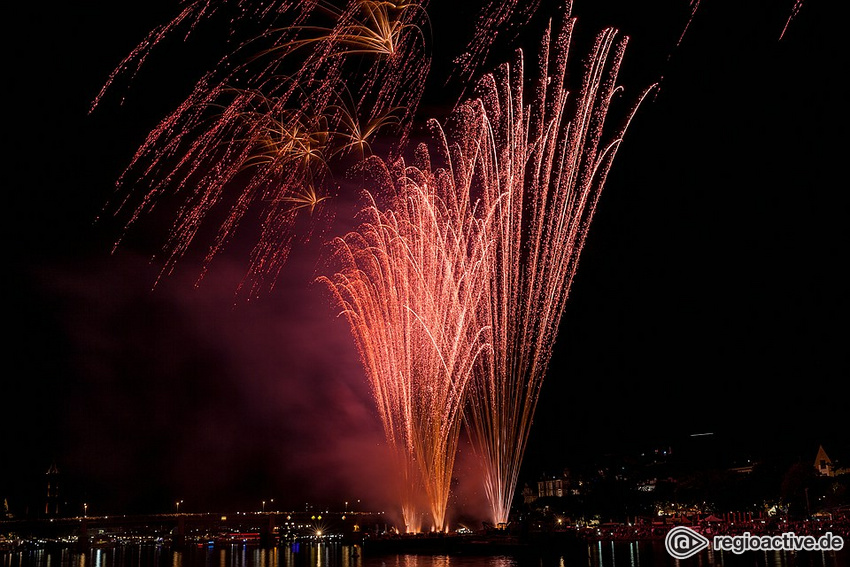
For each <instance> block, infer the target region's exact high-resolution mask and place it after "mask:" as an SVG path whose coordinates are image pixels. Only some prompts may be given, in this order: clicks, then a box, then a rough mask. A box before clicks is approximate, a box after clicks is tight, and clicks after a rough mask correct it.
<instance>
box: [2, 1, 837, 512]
mask: <svg viewBox="0 0 850 567" xmlns="http://www.w3.org/2000/svg"><path fill="white" fill-rule="evenodd" d="M793 3H794V2H793V0H789V1H787V2H776V1H768V0H759V1H755V2H747V3H746V4H747V6H746V7H743V6H741V5H740V4H744V3H739V2H730V1H721V0H702V2H701V5H700V7H699V10H698V11H697V12H696V16H695V18H694V20H693V22H692V24H691V26H690V28H689V29H688V31H687V34H686V35H685V37H684V40H683V41H682V43H681V45H680V46H679V47H678V48H676V47H675V46H676V42H677V40H678V38H679V35H680V34H681V32H682V30H683V29H684V26H685V24H686V22H687V20H688V17H689V10H688V2H686V1H684V0H682V1H680V2H676V3H671V2H664V3H662V2H655V3H651V2H650V3H637V2H622V1H619V0H600V1H591V0H584V1H582V0H578V1H576V2H575V4H574V8H573V13H574V15H576V16H577V17H578V18H579V23H578V25H579V30H581V31H582V32H583V33H585V34H587V35H590V34H592V33H595V32H596V31H597V30H598V29H600V28H601V27H602V26H606V25H613V26H616V27H618V28H619V29H620V30H621V31H622V32H623V33H625V34H627V35H630V36H631V37H632V43H631V45H630V47H629V51H628V53H627V56H626V61H625V63H624V66H623V72H622V74H621V81H622V82H623V83H624V85H625V86H626V93H627V95H630V96H636V95H637V93H638V92H639V91H640V90H641V89H642V88H643V87H644V86H646V85H647V84H649V83H651V82H654V81H657V80H658V79H659V77H661V76H662V75H663V77H664V79H663V81H662V88H661V90H660V93H659V95H658V96H657V97H656V98H655V100H653V101H651V102H649V103H647V104H646V105H645V106H644V107H643V108H642V110H641V112H640V113H639V115H638V118H637V119H636V120H635V122H634V123H633V125H632V128H631V129H630V130H629V132H628V134H627V137H626V141H625V143H624V145H623V146H622V148H621V150H620V153H619V154H618V157H617V161H616V162H615V165H614V169H613V171H612V173H611V175H610V176H609V179H608V182H607V184H606V188H605V191H604V192H603V195H602V198H601V202H600V208H599V210H598V214H597V216H596V218H595V220H594V224H593V227H592V229H591V235H590V239H589V242H588V245H587V247H586V249H585V252H584V254H583V256H582V262H581V266H580V268H579V271H578V276H577V278H576V281H575V283H574V287H573V291H572V293H571V296H570V300H569V302H568V307H567V312H566V316H565V319H564V323H563V325H562V332H561V334H560V336H559V338H558V342H557V348H556V353H555V357H554V360H553V362H552V367H551V370H550V373H549V375H548V376H547V379H546V381H545V383H544V387H543V392H542V397H541V402H540V406H539V411H538V415H537V419H536V421H535V424H534V426H533V429H532V438H531V441H530V445H529V450H528V455H527V461H526V469H527V470H526V474H528V475H531V476H534V475H535V474H537V472H539V471H542V470H547V469H548V470H551V469H552V468H557V467H559V466H562V465H563V464H565V463H569V462H570V460H571V459H573V460H574V459H579V458H581V457H582V456H590V455H594V454H598V453H603V452H606V451H611V450H615V449H619V448H622V447H623V446H624V445H629V444H634V443H638V444H647V445H649V444H652V443H656V442H659V443H664V442H667V441H669V440H670V439H671V438H675V437H677V436H680V435H683V434H685V435H686V434H688V433H697V432H703V431H716V432H718V433H724V434H726V436H727V437H726V438H727V439H728V440H729V442H730V443H731V444H733V445H734V446H735V447H741V448H743V449H745V450H753V451H757V450H759V449H763V448H765V447H769V446H786V447H794V449H793V450H795V451H797V450H798V451H800V455H801V456H802V457H804V458H805V459H809V458H810V457H811V458H812V459H813V458H814V454H815V452H816V450H817V444H818V443H821V442H822V443H824V444H825V445H826V446H827V448H828V450H829V448H830V447H833V448H834V450H835V451H838V452H842V451H843V452H844V454H845V455H847V454H848V448H850V439H848V427H847V421H848V419H847V413H848V412H847V401H846V382H847V378H848V376H850V372H848V365H847V356H846V353H847V347H846V345H847V344H848V336H847V330H846V329H847V323H846V322H847V320H848V315H850V313H849V312H848V301H847V293H846V292H847V289H848V285H847V278H846V275H845V269H844V265H845V264H846V261H847V252H846V244H847V242H848V241H850V239H848V234H847V226H848V224H847V220H846V219H847V213H848V197H847V190H846V185H847V181H846V179H847V178H846V166H845V164H846V158H845V157H844V155H843V152H841V150H843V149H844V147H845V146H846V144H845V143H844V142H843V140H842V136H844V134H845V129H844V128H842V127H841V126H840V124H843V123H845V122H846V121H845V120H844V118H845V117H846V100H847V94H846V89H845V87H844V86H843V79H842V77H841V75H842V72H843V71H845V70H846V57H845V55H846V46H843V45H842V46H841V47H840V48H839V47H838V44H839V39H840V35H839V34H838V33H837V31H838V30H837V27H838V24H837V22H836V20H837V19H838V15H837V14H835V13H833V7H831V6H829V5H828V4H829V3H827V2H823V1H822V0H806V2H805V3H804V4H803V6H802V9H801V11H800V13H799V15H798V16H797V17H796V19H794V21H792V23H791V25H790V27H789V30H788V32H787V33H786V36H785V37H784V38H783V39H782V41H779V40H778V38H779V34H780V32H781V30H782V28H783V26H784V24H785V21H786V19H787V17H788V15H789V14H790V11H791V7H792V5H793ZM457 4H461V3H460V2H450V3H449V2H443V1H442V0H431V6H432V10H431V13H430V18H431V27H432V34H433V38H432V39H433V55H434V59H435V64H434V70H433V74H432V77H435V78H436V77H441V76H444V75H443V74H444V73H445V72H446V70H447V68H448V67H447V65H446V63H445V62H446V61H448V60H449V59H450V58H451V57H452V56H454V55H456V54H457V53H458V52H459V48H460V42H461V41H462V40H463V39H464V38H465V37H466V36H464V33H467V32H466V31H465V30H468V25H469V22H470V20H471V19H472V17H473V15H474V10H472V9H470V8H464V9H458V8H457V7H456V5H457ZM469 4H470V5H475V6H477V3H471V2H470V3H469ZM543 4H544V6H543V8H542V12H541V13H546V10H548V9H549V8H550V6H549V5H548V3H547V2H543ZM552 4H554V3H552ZM673 4H679V6H675V7H674V6H672V5H673ZM172 13H173V8H172V5H171V4H170V3H167V2H162V1H159V2H155V3H150V2H139V1H135V0H132V1H128V2H122V3H115V2H102V1H96V2H88V3H85V5H84V6H77V5H73V4H72V3H52V2H48V3H46V4H45V3H39V4H36V3H19V5H16V6H14V7H12V8H11V11H10V13H8V14H7V25H8V26H9V27H12V28H14V30H15V32H16V33H13V34H12V35H9V36H7V37H5V38H4V41H5V42H7V45H6V47H5V52H6V53H7V58H6V62H7V65H8V66H7V68H6V70H5V77H6V80H5V84H6V99H7V103H6V116H5V117H6V119H7V121H8V120H11V129H10V128H9V127H8V122H7V128H6V132H7V134H6V135H7V146H8V149H7V150H6V151H5V154H4V155H5V159H6V163H5V170H6V171H7V172H12V175H11V176H10V178H8V177H7V180H6V184H5V185H6V198H7V203H11V204H10V205H8V204H7V209H6V210H7V220H6V227H7V231H6V234H7V236H6V241H7V249H6V257H7V260H6V266H7V271H6V277H5V281H6V290H7V291H6V294H7V299H8V301H7V308H6V312H7V316H6V317H7V321H8V324H7V330H8V331H7V335H8V336H7V338H6V340H5V341H4V344H5V347H6V351H7V352H6V355H5V358H6V360H7V365H6V366H7V371H6V372H5V373H4V374H5V377H4V378H3V388H2V395H0V401H2V409H0V455H2V457H0V498H4V497H5V498H8V499H9V501H10V504H11V505H13V506H18V507H19V508H20V507H22V506H24V505H25V504H24V503H25V502H26V499H27V497H28V496H29V494H30V491H32V490H35V491H37V492H40V490H41V482H42V479H43V474H44V472H45V471H46V470H47V468H48V466H49V465H50V463H51V461H53V460H55V461H56V462H57V464H58V465H59V468H60V469H61V470H62V471H63V472H64V473H65V475H66V478H67V483H68V493H69V498H70V499H72V500H73V501H74V502H80V501H83V500H87V501H88V502H90V503H91V504H90V510H95V511H97V508H100V509H101V510H103V511H106V512H109V511H118V510H135V509H152V510H164V509H169V507H170V506H173V502H174V501H175V500H176V499H183V500H184V502H185V504H184V506H185V509H186V510H187V511H190V510H205V509H210V508H216V507H221V508H225V507H242V508H243V509H248V508H259V506H260V502H261V501H262V500H268V499H271V498H275V499H276V502H278V503H281V506H284V507H300V506H303V504H304V503H305V502H308V501H309V502H314V503H323V504H327V505H329V506H331V507H333V506H336V505H340V504H341V503H342V502H343V501H344V500H349V501H351V500H356V499H362V500H363V501H364V506H371V507H379V506H383V505H385V500H384V499H383V495H382V493H381V490H379V487H380V486H382V485H383V482H382V478H383V477H382V475H385V474H386V473H387V470H386V467H385V466H383V464H382V463H383V452H382V451H383V450H382V434H381V431H380V426H379V424H378V421H377V417H376V415H375V413H374V411H373V409H372V405H371V400H370V398H369V394H368V392H367V390H366V385H365V377H364V375H363V373H362V371H361V369H360V367H359V364H358V361H357V358H356V353H355V351H354V348H353V344H352V342H351V340H350V337H349V336H348V334H347V330H346V328H345V326H344V323H343V321H340V320H336V319H335V318H334V312H333V310H332V309H331V308H330V307H329V305H328V303H327V300H326V297H325V296H324V295H323V294H322V293H321V290H320V289H317V288H316V287H315V286H311V285H310V282H311V280H312V278H313V277H314V276H315V275H316V273H317V272H316V270H317V269H318V268H319V267H320V265H321V264H320V263H319V260H320V256H321V252H322V250H321V243H322V238H323V237H322V235H318V236H317V237H316V238H314V239H313V240H311V241H310V242H309V243H307V244H304V245H301V246H298V247H297V248H296V249H295V252H294V254H293V257H292V258H291V262H290V263H289V265H288V267H287V269H285V270H284V274H283V275H282V278H281V281H280V282H279V284H278V286H277V288H276V289H275V290H274V291H273V292H271V293H270V294H268V295H266V296H263V297H261V298H260V299H258V300H255V301H251V302H249V303H246V302H237V303H236V305H235V306H234V290H235V286H236V283H237V282H238V281H239V278H240V277H241V276H242V274H243V273H244V270H245V269H246V266H247V264H246V259H247V256H246V253H245V251H244V250H240V244H241V243H240V242H239V241H237V242H235V243H234V246H232V247H231V248H230V249H228V250H227V251H226V252H225V253H224V254H223V255H221V256H220V257H219V258H218V260H217V261H216V262H215V263H214V264H213V268H212V270H211V272H210V274H209V275H208V277H207V278H206V279H204V281H203V282H202V283H201V285H200V286H199V287H195V286H194V281H195V278H196V276H197V274H198V266H197V262H196V259H197V258H196V257H195V256H197V254H203V252H204V246H198V247H197V248H196V250H195V251H194V255H192V254H190V257H189V258H187V260H186V261H185V262H184V263H182V264H180V265H179V266H178V268H177V270H176V272H175V273H174V274H173V275H172V276H171V277H169V278H166V279H165V280H164V281H163V282H162V283H161V284H160V285H159V286H157V287H156V288H155V289H153V290H152V289H151V288H152V286H153V283H154V279H155V277H156V274H157V265H156V262H155V261H154V262H153V263H151V262H149V258H150V257H151V255H152V254H154V253H155V252H156V251H157V249H158V248H157V247H158V246H159V245H161V244H162V243H163V242H164V239H165V236H166V228H164V227H163V226H162V225H161V224H160V223H159V221H160V220H162V219H161V218H160V216H161V215H158V214H157V215H154V216H153V217H151V218H150V219H147V220H146V221H143V222H142V223H141V224H140V225H138V226H137V227H136V229H135V230H134V231H133V232H132V233H131V236H130V238H129V240H128V241H127V243H126V245H125V246H123V247H121V248H119V249H118V251H117V252H116V253H115V254H111V253H110V248H111V242H112V241H113V240H114V239H115V237H116V236H117V234H118V232H119V229H120V224H118V223H113V222H111V221H109V220H108V219H107V220H106V221H104V222H101V223H98V224H95V223H93V222H92V221H93V219H94V218H95V217H96V216H98V214H99V213H100V209H101V207H102V206H103V204H104V203H105V202H106V200H107V199H108V198H109V197H110V195H111V190H112V184H113V182H114V181H115V179H116V178H117V177H118V175H119V174H120V172H121V171H122V169H123V168H124V167H125V166H126V165H127V163H128V162H129V159H130V158H131V156H132V153H133V151H134V150H135V149H136V148H137V147H138V145H139V143H140V142H141V141H142V140H143V137H144V135H145V134H146V133H147V131H148V130H149V129H150V128H151V127H152V126H153V125H155V123H156V121H157V120H158V119H159V118H161V117H162V116H163V115H164V114H165V113H166V112H168V111H169V110H171V109H172V108H173V107H174V105H176V104H177V103H178V102H180V101H181V100H182V99H183V97H184V96H185V95H186V94H188V89H190V88H191V86H192V84H193V83H194V80H195V79H196V78H197V77H198V76H199V75H198V73H199V71H202V70H205V69H206V68H207V67H208V66H209V65H211V64H212V63H213V62H214V61H215V55H214V54H215V49H207V47H208V46H209V45H211V44H209V43H205V42H210V41H212V40H213V39H215V38H214V37H212V36H211V34H207V35H205V34H204V33H203V32H201V33H199V34H198V36H197V37H195V38H194V39H192V40H191V41H190V42H189V43H188V44H187V45H181V44H180V43H179V42H174V43H173V44H169V45H166V46H164V47H163V49H162V50H161V51H159V52H157V54H156V55H155V56H153V57H152V58H151V60H150V61H149V62H148V64H147V65H146V66H145V67H144V68H143V71H142V73H140V75H139V77H138V78H137V80H136V82H134V83H133V84H132V85H131V86H130V88H129V89H128V90H125V89H122V88H119V89H117V90H116V91H114V92H113V93H112V94H111V97H110V98H108V99H107V101H106V103H105V104H104V105H103V107H102V108H100V109H98V110H97V111H96V112H95V113H94V114H92V115H88V114H87V110H88V106H89V104H90V102H91V101H92V99H93V98H94V96H95V95H96V94H97V92H98V90H99V88H100V87H101V85H102V84H103V82H104V81H105V80H106V77H107V76H108V74H109V72H110V71H111V70H112V69H113V68H114V66H115V65H117V63H118V62H119V61H120V60H121V59H122V58H123V57H124V56H125V55H126V54H128V53H129V52H130V50H131V49H132V48H133V47H134V46H135V45H136V44H137V43H138V42H139V41H140V40H141V39H142V38H143V37H144V35H145V34H146V32H147V31H148V30H150V29H152V28H153V27H154V26H155V25H157V24H160V23H163V22H164V21H166V20H167V18H168V17H169V16H170V15H171V14H172ZM536 23H539V22H536V21H535V22H533V23H532V25H531V26H530V27H529V30H528V33H527V37H526V35H522V36H521V37H520V38H519V39H518V40H517V42H516V43H511V44H510V45H509V47H514V46H517V45H524V44H525V43H524V42H528V44H529V45H533V44H534V43H536V37H537V34H536V32H534V31H533V30H534V26H535V24H536ZM582 37H583V38H584V36H582ZM585 39H586V38H585ZM582 41H584V40H582ZM506 43H507V42H506ZM212 45H216V44H212ZM219 47H220V46H219ZM501 47H506V46H505V45H503V46H501ZM587 47H589V45H588V44H587V43H586V41H585V42H584V43H580V44H579V45H577V46H576V51H575V53H576V54H578V53H582V52H584V51H585V50H586V48H587ZM497 53H498V52H497ZM668 56H669V58H668ZM840 61H841V62H843V63H840ZM498 62H499V61H498V60H494V63H498ZM438 83H439V81H436V80H435V81H434V84H432V85H430V87H429V90H428V91H426V103H425V104H424V105H423V108H422V112H421V113H420V114H421V116H422V117H423V118H424V117H427V116H428V113H429V112H432V111H433V112H438V111H439V109H441V108H443V107H444V106H445V104H446V103H447V102H450V101H449V100H447V99H450V98H451V96H453V92H454V91H452V89H451V88H445V89H444V88H439V87H440V85H439V84H438ZM124 95H126V97H127V100H126V103H125V105H124V106H123V107H119V106H118V105H117V101H118V100H119V99H120V98H121V97H122V96H124ZM164 208H165V209H166V210H164V211H163V213H167V212H168V211H167V207H164ZM340 209H344V207H340ZM339 217H340V218H342V219H344V218H345V214H344V213H343V211H342V210H341V211H340V214H339ZM340 222H341V221H340ZM338 228H339V227H338V225H335V227H329V228H328V230H327V233H326V235H332V234H334V230H336V229H338ZM205 244H206V243H205ZM842 393H843V394H844V396H842ZM463 457H464V455H461V462H460V465H459V466H460V467H461V470H463V468H462V467H463V466H464V460H463ZM466 488H468V487H466ZM19 511H20V510H19Z"/></svg>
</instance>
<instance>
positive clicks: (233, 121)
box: [93, 0, 429, 295]
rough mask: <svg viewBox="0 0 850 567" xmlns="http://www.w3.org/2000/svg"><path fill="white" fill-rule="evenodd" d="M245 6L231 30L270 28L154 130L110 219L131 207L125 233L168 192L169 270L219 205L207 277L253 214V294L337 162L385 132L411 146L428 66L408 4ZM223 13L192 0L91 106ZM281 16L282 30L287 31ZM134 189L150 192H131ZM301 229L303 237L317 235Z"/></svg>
mask: <svg viewBox="0 0 850 567" xmlns="http://www.w3.org/2000/svg"><path fill="white" fill-rule="evenodd" d="M237 4H238V6H237V8H238V10H237V12H238V14H239V16H238V17H237V18H236V19H235V22H236V23H238V22H250V21H256V22H259V23H260V25H262V26H264V29H263V30H262V32H261V33H259V34H256V35H255V36H253V37H252V38H251V39H249V40H247V41H244V42H242V43H241V44H239V45H238V47H237V48H236V49H235V50H233V52H231V53H230V54H229V55H227V56H225V57H224V58H223V59H221V60H220V62H219V64H218V66H217V67H216V68H215V69H214V70H212V71H210V72H208V73H207V74H205V75H204V76H203V77H202V78H201V80H199V81H198V83H197V84H196V86H195V88H194V90H193V91H192V93H191V94H190V95H189V97H188V98H187V99H186V100H185V101H184V102H183V103H182V104H180V105H179V106H178V107H177V108H176V109H175V110H174V111H173V112H172V113H171V114H169V115H168V116H166V117H165V118H164V119H163V120H162V121H161V122H160V123H159V124H158V125H157V126H156V127H155V128H154V129H153V130H152V131H151V132H150V134H149V135H148V136H147V138H146V140H145V141H144V142H143V143H142V145H141V146H140V147H139V149H138V150H137V152H136V153H135V155H134V156H133V158H132V159H131V161H130V165H129V166H128V168H127V169H126V171H125V172H124V173H123V174H122V175H121V177H120V178H119V180H118V182H117V186H118V187H117V188H118V193H119V194H121V195H123V201H122V202H121V203H120V204H119V205H118V206H117V207H115V209H116V211H115V212H116V214H117V213H119V212H121V211H123V210H124V209H125V208H129V209H130V213H129V221H128V222H127V228H128V229H129V227H130V226H131V225H133V224H134V223H136V222H137V221H138V220H139V219H140V218H141V216H142V215H143V214H144V213H146V212H147V211H149V210H150V209H151V208H152V207H153V206H154V205H155V203H156V202H157V201H158V200H159V199H160V198H161V197H162V196H163V195H164V194H166V193H170V194H184V195H186V198H185V203H184V205H183V206H182V207H181V208H180V209H179V211H178V212H177V216H176V218H175V220H174V225H173V228H172V230H171V233H170V235H169V238H168V240H167V242H166V243H165V246H164V252H165V259H164V265H163V268H162V273H161V275H165V274H167V273H169V272H170V271H171V270H172V269H173V268H174V266H175V265H176V263H177V261H178V260H179V259H180V258H181V257H182V256H183V255H185V253H186V252H187V250H188V248H189V246H190V244H191V243H192V242H193V240H194V239H195V237H196V236H197V234H198V232H199V229H200V227H201V226H202V225H203V224H204V223H205V222H206V221H207V218H208V217H209V216H210V214H211V213H212V212H213V211H214V210H219V211H221V210H224V211H225V212H224V218H225V220H224V221H223V222H222V223H221V224H220V225H219V226H218V233H217V236H216V237H215V238H214V241H213V243H212V245H211V246H210V251H209V253H208V254H207V256H206V258H205V262H204V267H203V269H202V273H201V277H203V275H204V273H205V272H206V270H207V268H208V266H209V264H210V262H211V261H212V260H213V258H214V257H215V256H216V255H217V254H218V253H220V251H221V250H222V249H223V247H224V246H225V245H226V243H227V242H229V241H230V240H231V239H232V237H233V235H234V234H235V232H236V230H237V229H238V228H239V227H240V225H242V224H243V220H244V219H245V217H246V215H247V213H248V211H249V210H251V209H252V208H253V207H254V206H256V205H259V206H260V207H261V208H262V211H263V212H262V217H261V219H260V228H259V235H258V237H257V243H256V245H255V249H254V251H253V253H252V255H251V262H250V265H249V269H248V273H247V275H246V279H245V281H244V282H243V286H247V287H248V293H249V294H250V295H256V294H258V293H259V292H260V291H261V290H262V289H267V288H271V287H272V286H273V285H274V282H275V281H276V279H277V276H278V274H279V272H280V270H281V268H282V267H283V265H284V264H285V262H286V259H287V257H288V254H289V252H290V249H291V246H292V244H293V242H294V238H295V234H294V231H295V227H296V219H297V218H298V215H300V214H301V213H302V212H305V213H306V212H309V213H310V214H311V215H312V213H313V212H314V211H315V210H316V209H317V207H319V206H320V205H321V204H323V203H324V202H325V201H326V200H327V199H329V198H330V197H331V194H332V193H333V191H334V190H335V186H334V183H333V175H332V167H331V166H330V164H329V161H330V160H331V159H334V158H341V157H342V156H344V155H345V154H347V153H351V152H355V153H359V154H360V155H361V156H362V155H366V154H368V153H370V152H371V147H370V140H371V139H372V138H373V137H374V136H375V135H377V133H378V132H379V131H381V132H383V131H385V130H390V129H392V130H393V132H394V133H395V134H396V143H397V146H398V147H403V145H404V143H405V142H406V136H407V132H408V131H409V128H410V126H411V120H412V117H413V115H414V113H415V111H416V108H417V106H418V104H419V101H420V99H421V96H422V91H423V88H424V82H425V78H426V76H427V73H428V69H429V57H428V55H427V53H426V47H425V39H424V35H423V33H422V25H424V24H425V23H426V21H427V17H426V14H425V11H424V7H423V5H422V4H421V3H413V2H387V1H374V0H350V1H349V2H347V3H346V6H345V8H337V7H335V6H333V5H332V4H328V3H325V2H292V1H290V0H279V1H278V2H273V3H272V5H271V6H268V7H265V8H262V9H260V8H258V7H256V6H254V4H256V3H253V4H252V3H249V2H242V1H240V2H238V3H237ZM243 4H244V5H243ZM221 9H222V5H220V4H219V3H217V2H214V1H213V0H198V1H196V2H193V3H190V4H189V5H188V6H187V7H185V8H184V9H183V10H182V11H181V12H180V14H179V15H178V16H177V17H176V18H175V19H174V20H172V21H171V22H169V23H168V24H167V25H165V26H162V27H160V28H157V29H156V30H154V32H152V33H151V34H150V35H149V36H148V38H146V40H145V41H144V42H142V43H141V44H140V45H139V46H138V47H137V48H136V49H135V50H134V51H133V52H132V53H131V54H130V55H129V56H128V57H127V58H126V59H125V60H124V61H123V62H122V63H121V64H120V65H119V67H118V68H117V69H116V70H115V71H114V72H113V74H112V75H111V76H110V77H109V79H108V81H107V83H106V85H105V86H104V89H103V91H102V92H101V93H100V94H99V95H98V96H97V98H96V99H95V101H94V105H93V107H96V106H97V105H98V104H99V103H100V102H101V100H102V98H103V96H104V93H105V91H106V90H107V89H108V88H110V87H111V86H112V85H113V84H114V82H115V80H116V79H117V78H118V77H119V76H121V75H123V74H131V75H132V74H134V72H135V70H136V69H138V67H139V66H141V65H142V64H143V63H144V61H145V59H146V58H147V56H148V54H149V53H150V52H151V51H152V49H153V48H154V47H155V46H156V45H157V44H158V43H159V42H161V41H162V40H163V38H165V37H166V36H168V35H170V34H173V33H176V31H177V30H179V29H182V28H184V27H185V26H187V25H188V26H189V32H187V33H191V31H192V30H194V29H195V27H196V26H197V25H198V24H199V22H200V21H202V20H204V19H205V18H209V17H210V16H211V15H212V14H215V13H216V12H217V11H219V10H221ZM281 19H284V20H287V22H288V23H287V25H283V26H281V25H279V22H280V20H281ZM328 19H329V20H330V23H329V24H327V25H325V23H326V22H327V21H328ZM311 31H312V32H314V33H313V34H312V36H311V37H309V38H305V37H304V36H305V34H308V33H309V32H311ZM233 85H242V86H241V87H240V88H234V87H233ZM349 92H352V93H354V95H353V96H349V98H350V99H351V100H350V101H346V103H345V104H343V103H341V102H340V100H341V93H349ZM126 187H139V188H140V190H141V191H143V193H142V195H141V197H140V198H139V197H136V196H134V195H132V193H131V192H130V191H126V190H125V188H126ZM145 188H146V189H145ZM134 201H135V204H134V205H131V203H133V202H134ZM307 224H308V228H307V233H306V234H305V235H303V236H305V237H306V236H309V231H310V227H312V226H314V223H307ZM119 242H120V241H119ZM117 244H118V243H116V245H117ZM243 286H240V289H242V287H243Z"/></svg>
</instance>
